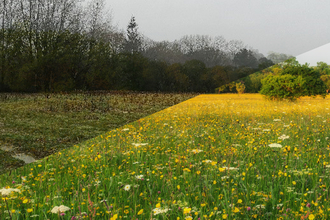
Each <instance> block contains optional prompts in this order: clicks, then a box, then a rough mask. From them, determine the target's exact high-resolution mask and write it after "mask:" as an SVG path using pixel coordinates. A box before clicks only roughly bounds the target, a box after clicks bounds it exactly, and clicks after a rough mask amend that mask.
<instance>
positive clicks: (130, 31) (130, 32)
mask: <svg viewBox="0 0 330 220" xmlns="http://www.w3.org/2000/svg"><path fill="white" fill-rule="evenodd" d="M124 48H125V51H126V52H127V53H131V54H135V53H138V52H140V50H141V36H140V34H139V32H138V25H137V23H136V21H135V17H134V16H132V17H131V20H130V22H129V24H128V25H127V35H126V40H125V46H124Z"/></svg>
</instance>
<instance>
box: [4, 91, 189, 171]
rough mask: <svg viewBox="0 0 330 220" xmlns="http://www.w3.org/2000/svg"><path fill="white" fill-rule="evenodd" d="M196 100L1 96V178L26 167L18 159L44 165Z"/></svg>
mask: <svg viewBox="0 0 330 220" xmlns="http://www.w3.org/2000/svg"><path fill="white" fill-rule="evenodd" d="M195 95H196V94H160V93H159V94H158V93H134V92H93V93H74V94H9V93H5V94H4V93H2V94H1V93H0V174H1V173H3V172H7V171H9V170H12V169H14V168H17V167H19V166H22V165H24V164H25V163H24V161H22V160H20V159H16V158H14V157H13V156H14V155H16V157H17V158H24V157H23V156H24V155H27V156H26V157H28V156H30V157H32V158H34V159H41V158H44V157H45V156H48V155H50V154H53V153H55V152H57V151H59V150H61V149H64V148H68V147H71V146H73V145H74V144H78V143H80V142H83V141H85V140H88V139H90V138H93V137H96V136H98V135H100V134H103V133H105V132H107V131H110V130H112V129H114V128H117V127H120V126H123V125H125V124H127V123H129V122H133V121H135V120H137V119H139V118H142V117H145V116H147V115H150V114H152V113H155V112H157V111H160V110H162V109H164V108H167V107H169V106H172V105H175V104H178V103H180V102H182V101H185V100H187V99H189V98H192V97H194V96H195ZM19 156H21V157H19ZM28 159H29V158H28Z"/></svg>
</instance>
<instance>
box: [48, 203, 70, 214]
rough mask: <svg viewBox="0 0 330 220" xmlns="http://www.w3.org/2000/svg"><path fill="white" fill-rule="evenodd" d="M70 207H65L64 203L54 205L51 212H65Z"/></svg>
mask: <svg viewBox="0 0 330 220" xmlns="http://www.w3.org/2000/svg"><path fill="white" fill-rule="evenodd" d="M69 210H70V208H69V207H67V206H64V205H60V206H55V207H54V208H53V209H52V210H51V212H52V213H54V214H58V213H63V212H66V211H69Z"/></svg>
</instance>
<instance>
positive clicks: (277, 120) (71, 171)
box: [0, 95, 330, 219]
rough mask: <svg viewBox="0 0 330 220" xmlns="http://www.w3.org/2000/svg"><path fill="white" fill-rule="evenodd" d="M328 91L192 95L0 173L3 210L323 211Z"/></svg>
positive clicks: (137, 214)
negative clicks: (269, 96)
mask: <svg viewBox="0 0 330 220" xmlns="http://www.w3.org/2000/svg"><path fill="white" fill-rule="evenodd" d="M329 106H330V99H329V97H328V98H326V99H319V98H316V99H311V98H304V99H301V100H299V101H297V102H295V103H290V102H269V101H265V100H263V99H262V97H261V96H260V95H240V96H238V95H201V96H198V97H195V98H193V99H190V100H188V101H185V102H183V103H181V104H179V105H176V106H173V107H171V108H167V109H165V110H163V111H160V112H157V113H156V114H153V115H150V116H148V117H145V118H142V119H140V120H138V121H135V122H133V123H130V124H127V125H125V126H124V127H121V128H117V129H114V130H111V131H109V132H107V133H104V134H103V135H100V136H98V137H96V138H94V139H90V140H88V141H86V142H84V143H81V144H79V145H76V146H74V147H73V148H70V149H66V150H63V151H61V152H58V153H56V154H54V155H51V156H49V157H47V158H45V159H43V160H40V161H37V162H36V163H32V164H29V165H27V166H24V167H22V168H19V169H17V170H15V171H12V172H11V173H7V174H5V175H2V176H1V177H0V189H1V188H2V187H6V188H2V194H3V198H2V200H1V203H0V216H1V217H2V218H6V217H8V218H13V219H17V218H20V219H56V218H57V219H84V218H85V219H123V218H127V219H329V217H330V201H329V186H330V185H329V178H330V174H329V169H330V166H329V165H330V154H329V149H330V142H329V141H330V140H329V138H330V109H329Z"/></svg>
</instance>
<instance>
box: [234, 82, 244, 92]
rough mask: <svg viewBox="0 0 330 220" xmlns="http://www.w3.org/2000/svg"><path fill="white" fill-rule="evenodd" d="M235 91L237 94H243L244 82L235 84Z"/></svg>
mask: <svg viewBox="0 0 330 220" xmlns="http://www.w3.org/2000/svg"><path fill="white" fill-rule="evenodd" d="M236 91H237V93H238V94H243V93H244V91H245V85H244V82H238V83H236Z"/></svg>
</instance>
